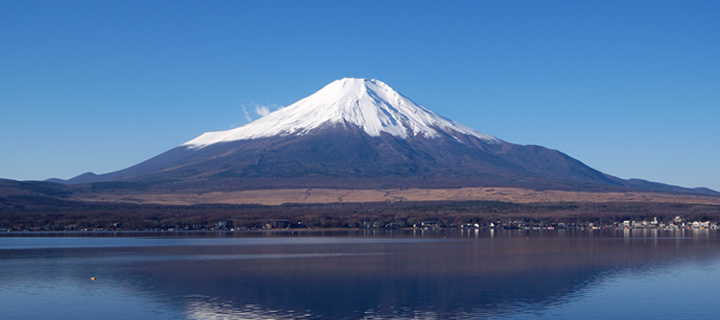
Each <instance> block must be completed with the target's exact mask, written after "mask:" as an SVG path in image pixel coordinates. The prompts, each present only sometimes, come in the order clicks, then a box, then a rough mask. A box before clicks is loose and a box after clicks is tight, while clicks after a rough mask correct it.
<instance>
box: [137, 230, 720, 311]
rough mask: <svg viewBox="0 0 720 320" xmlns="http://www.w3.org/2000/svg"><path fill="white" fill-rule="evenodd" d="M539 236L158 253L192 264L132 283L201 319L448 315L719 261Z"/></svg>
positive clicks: (639, 243) (675, 251)
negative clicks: (635, 273) (630, 273)
mask: <svg viewBox="0 0 720 320" xmlns="http://www.w3.org/2000/svg"><path fill="white" fill-rule="evenodd" d="M568 233H570V232H568ZM470 235H473V234H472V233H471V234H470ZM539 235H540V234H526V233H525V232H523V231H517V232H508V231H503V232H502V233H501V234H500V235H498V234H496V235H495V237H493V238H490V237H488V233H487V232H484V233H483V234H482V236H481V238H480V239H478V240H467V239H456V238H454V239H437V238H435V239H430V240H428V239H422V240H421V239H418V240H421V241H419V242H413V241H410V242H408V241H400V242H396V241H395V240H396V239H388V240H381V241H377V242H374V241H373V242H363V241H360V242H357V243H354V242H353V241H342V243H333V241H329V242H328V243H326V244H318V243H313V244H308V243H306V244H297V245H296V244H289V245H288V244H285V245H260V246H219V247H181V248H172V250H171V251H168V250H167V248H165V249H164V250H163V251H162V252H158V253H157V254H161V255H163V254H164V255H175V254H183V255H189V257H190V259H185V258H183V259H165V260H163V259H160V260H159V261H153V262H144V263H142V267H141V268H140V269H139V270H143V272H142V273H140V274H137V273H135V274H128V275H127V276H128V277H131V278H134V279H135V280H136V281H137V284H138V289H140V290H148V291H153V292H154V295H163V296H168V297H170V298H171V299H169V300H173V301H177V302H181V303H182V304H183V306H181V307H182V308H185V310H187V312H188V314H190V315H194V316H196V317H198V318H207V317H209V316H210V315H216V316H217V315H224V316H230V317H236V318H253V317H272V318H348V319H351V318H353V319H354V318H362V317H365V316H374V317H400V318H415V317H419V318H424V317H429V318H447V317H463V315H467V316H491V315H497V314H502V313H506V312H508V311H510V312H512V311H513V310H515V311H516V310H518V309H519V308H526V307H532V306H546V305H548V304H553V303H555V302H558V301H564V300H566V299H568V298H569V297H572V296H575V295H581V294H582V292H583V288H586V287H587V286H589V285H591V284H593V283H595V282H596V281H597V279H598V278H599V277H603V275H605V274H612V273H613V272H615V271H617V270H627V268H645V267H647V266H651V265H655V264H664V263H669V262H672V261H676V260H677V259H685V258H691V259H696V258H698V257H700V256H703V255H705V254H707V250H709V249H713V250H714V251H712V252H714V253H717V248H716V247H713V248H709V246H714V244H713V243H712V241H707V242H700V245H698V241H697V239H694V240H691V239H679V240H678V239H675V238H658V237H654V238H634V237H633V236H632V235H631V234H629V235H628V237H625V238H623V237H622V234H621V237H619V238H617V237H615V235H614V234H613V235H612V236H610V237H609V235H606V236H605V237H603V236H601V235H600V234H599V233H595V234H594V235H595V236H592V237H589V236H573V235H569V236H566V237H552V236H542V237H540V236H539ZM546 235H547V234H546ZM552 235H557V234H556V233H553V234H552ZM712 235H713V237H714V234H712ZM635 237H637V234H636V235H635ZM298 242H299V243H302V242H303V239H302V238H298ZM196 254H202V255H204V257H215V258H201V259H192V256H193V255H196ZM225 255H234V256H233V257H235V258H232V259H224V258H222V257H223V256H225ZM242 257H247V258H242ZM286 257H287V258H286ZM133 270H134V268H133ZM133 270H131V271H133ZM133 272H134V271H133Z"/></svg>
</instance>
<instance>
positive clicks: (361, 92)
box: [183, 78, 501, 148]
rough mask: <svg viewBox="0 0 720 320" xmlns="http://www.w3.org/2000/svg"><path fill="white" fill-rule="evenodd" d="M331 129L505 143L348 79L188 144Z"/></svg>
mask: <svg viewBox="0 0 720 320" xmlns="http://www.w3.org/2000/svg"><path fill="white" fill-rule="evenodd" d="M332 125H352V126H356V127H359V128H362V129H363V130H364V131H365V132H366V133H367V134H368V135H370V136H380V134H381V133H383V132H385V133H388V134H390V135H393V136H396V137H400V138H403V139H406V138H408V137H414V136H424V137H426V138H437V137H440V136H441V133H443V134H447V135H450V136H453V137H456V139H457V135H458V134H463V135H471V136H475V137H477V138H479V139H482V140H485V141H487V142H489V143H500V142H501V140H500V139H498V138H495V137H493V136H490V135H487V134H484V133H480V132H478V131H475V130H473V129H471V128H469V127H467V126H464V125H462V124H459V123H456V122H454V121H452V120H449V119H447V118H445V117H442V116H440V115H438V114H437V113H435V112H432V111H430V110H428V109H426V108H424V107H422V106H420V105H418V104H416V103H414V102H413V101H411V100H410V99H408V98H406V97H405V96H403V95H401V94H400V93H398V92H397V91H395V90H394V89H393V88H391V87H390V86H388V85H387V84H385V83H383V82H382V81H379V80H375V79H372V80H367V79H353V78H344V79H340V80H336V81H333V82H332V83H330V84H328V85H326V86H325V87H323V88H322V89H320V90H319V91H317V92H315V93H314V94H312V95H310V96H308V97H306V98H304V99H302V100H300V101H298V102H295V103H293V104H291V105H289V106H287V107H285V108H282V109H280V110H277V111H275V112H272V113H270V114H268V115H266V116H264V117H262V118H260V119H258V120H255V121H253V122H251V123H248V124H247V125H245V126H242V127H239V128H235V129H232V130H227V131H217V132H206V133H204V134H202V135H200V136H199V137H197V138H195V139H193V140H190V141H188V142H186V143H184V144H183V146H186V147H188V148H202V147H205V146H208V145H211V144H215V143H220V142H230V141H237V140H251V139H258V138H266V137H272V136H285V135H303V134H307V133H309V132H311V131H313V130H315V129H318V128H323V127H326V126H332Z"/></svg>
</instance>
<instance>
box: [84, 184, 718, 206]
mask: <svg viewBox="0 0 720 320" xmlns="http://www.w3.org/2000/svg"><path fill="white" fill-rule="evenodd" d="M75 200H81V201H98V202H124V203H137V204H165V205H193V204H261V205H281V204H287V203H299V204H328V203H367V202H400V201H475V200H480V201H502V202H514V203H547V202H588V203H607V202H643V203H647V202H655V203H685V204H708V205H720V197H711V196H696V195H679V194H666V193H652V192H578V191H557V190H543V191H538V190H531V189H521V188H457V189H388V190H354V189H282V190H248V191H236V192H209V193H193V194H190V193H185V194H87V193H86V194H78V195H76V196H75Z"/></svg>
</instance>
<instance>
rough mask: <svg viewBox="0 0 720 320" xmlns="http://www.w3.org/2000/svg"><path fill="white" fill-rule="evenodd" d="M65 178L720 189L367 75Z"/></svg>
mask: <svg viewBox="0 0 720 320" xmlns="http://www.w3.org/2000/svg"><path fill="white" fill-rule="evenodd" d="M65 183H69V184H88V183H90V184H92V188H95V189H97V188H101V189H104V190H111V189H118V190H119V189H130V190H139V191H143V192H175V191H178V192H179V191H185V192H187V191H192V192H207V191H232V190H245V189H267V188H319V187H324V188H351V189H352V188H355V189H366V188H371V189H377V188H458V187H521V188H533V189H561V190H579V191H623V190H645V191H656V192H670V193H688V194H703V195H720V194H719V193H717V192H714V191H712V190H709V189H702V188H700V189H688V188H681V187H676V186H669V185H665V184H661V183H654V182H648V181H644V180H637V179H633V180H623V179H620V178H617V177H613V176H610V175H607V174H604V173H602V172H600V171H597V170H595V169H592V168H590V167H588V166H587V165H585V164H583V163H582V162H580V161H578V160H576V159H574V158H572V157H570V156H568V155H566V154H564V153H562V152H559V151H556V150H551V149H547V148H544V147H541V146H533V145H526V146H523V145H516V144H512V143H508V142H505V141H502V140H501V139H498V138H496V137H493V136H490V135H487V134H484V133H481V132H478V131H475V130H473V129H471V128H469V127H466V126H464V125H461V124H459V123H456V122H454V121H452V120H449V119H447V118H444V117H442V116H440V115H438V114H436V113H434V112H432V111H430V110H428V109H426V108H424V107H422V106H420V105H417V104H415V103H414V102H413V101H411V100H410V99H408V98H406V97H404V96H402V95H401V94H399V93H398V92H396V91H395V90H393V89H392V88H391V87H390V86H388V85H387V84H385V83H383V82H381V81H378V80H365V79H341V80H338V81H335V82H333V83H331V84H329V85H327V86H325V87H324V88H322V89H321V90H319V91H318V92H316V93H315V94H313V95H311V96H308V97H306V98H304V99H302V100H300V101H298V102H296V103H294V104H292V105H290V106H288V107H286V108H282V109H280V110H277V111H275V112H273V113H270V114H268V115H266V116H264V117H262V118H260V119H258V120H256V121H254V122H251V123H249V124H247V125H245V126H243V127H239V128H236V129H232V130H228V131H220V132H208V133H205V134H203V135H201V136H199V137H197V138H195V139H193V140H190V141H188V142H186V143H185V144H183V145H181V146H179V147H176V148H174V149H172V150H169V151H167V152H165V153H163V154H160V155H158V156H156V157H154V158H151V159H149V160H147V161H144V162H142V163H139V164H137V165H135V166H132V167H129V168H127V169H124V170H120V171H116V172H112V173H108V174H101V175H95V174H93V173H86V174H83V175H80V176H77V177H75V178H72V179H69V180H67V181H65Z"/></svg>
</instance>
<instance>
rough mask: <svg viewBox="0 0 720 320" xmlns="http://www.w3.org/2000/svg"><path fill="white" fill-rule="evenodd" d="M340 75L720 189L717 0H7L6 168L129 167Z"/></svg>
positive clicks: (1, 113)
mask: <svg viewBox="0 0 720 320" xmlns="http://www.w3.org/2000/svg"><path fill="white" fill-rule="evenodd" d="M343 77H363V78H377V79H380V80H382V81H384V82H386V83H388V84H389V85H391V86H393V87H394V88H395V89H396V90H398V91H400V92H401V93H403V94H404V95H406V96H408V97H409V98H411V99H413V100H414V101H415V102H417V103H419V104H421V105H424V106H425V107H427V108H429V109H432V110H434V111H436V112H438V113H440V114H442V115H444V116H446V117H448V118H451V119H453V120H455V121H458V122H461V123H463V124H465V125H468V126H470V127H472V128H474V129H477V130H479V131H481V132H484V133H487V134H491V135H494V136H497V137H499V138H501V139H503V140H505V141H509V142H513V143H519V144H536V145H542V146H546V147H549V148H552V149H557V150H560V151H563V152H565V153H567V154H569V155H570V156H573V157H575V158H578V159H580V160H581V161H583V162H585V163H586V164H588V165H590V166H592V167H594V168H596V169H598V170H601V171H603V172H606V173H609V174H612V175H616V176H619V177H621V178H633V177H638V178H644V179H648V180H652V181H660V182H664V183H669V184H675V185H681V186H686V187H698V186H705V187H710V188H713V189H715V190H720V142H719V140H720V1H627V0H624V1H452V2H444V1H433V2H423V1H352V2H350V1H177V0H173V1H95V0H92V1H16V0H0V154H1V156H0V177H3V178H11V179H20V180H27V179H46V178H50V177H60V178H70V177H72V176H75V175H78V174H81V173H83V172H87V171H93V172H95V173H106V172H110V171H115V170H119V169H123V168H125V167H128V166H130V165H133V164H135V163H138V162H140V161H143V160H145V159H147V158H150V157H152V156H154V155H157V154H159V153H161V152H164V151H166V150H169V149H171V148H173V147H175V146H178V145H180V144H182V143H184V142H186V141H187V140H190V139H192V138H194V137H195V136H197V135H200V134H201V133H203V132H206V131H217V130H226V129H230V128H232V127H235V126H240V125H244V124H245V123H247V119H246V116H245V114H244V112H243V107H245V110H247V111H249V112H251V116H252V118H257V117H258V115H257V114H254V113H253V110H254V108H255V107H258V106H268V107H271V108H277V107H280V106H285V105H288V104H290V103H292V102H295V101H296V100H298V99H300V98H303V97H304V96H307V95H310V94H312V93H313V92H315V91H316V90H318V89H320V88H321V87H322V86H324V85H325V84H327V83H329V82H331V81H333V80H336V79H339V78H343Z"/></svg>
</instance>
